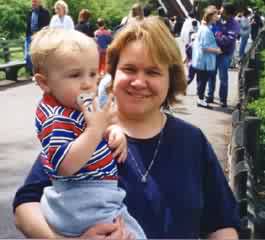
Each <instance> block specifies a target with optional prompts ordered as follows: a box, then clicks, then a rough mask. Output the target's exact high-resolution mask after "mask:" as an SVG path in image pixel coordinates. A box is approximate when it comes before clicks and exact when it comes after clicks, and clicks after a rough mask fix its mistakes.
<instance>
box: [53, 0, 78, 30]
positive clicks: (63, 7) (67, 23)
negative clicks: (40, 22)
mask: <svg viewBox="0 0 265 240" xmlns="http://www.w3.org/2000/svg"><path fill="white" fill-rule="evenodd" d="M54 10H55V13H56V14H55V15H53V16H52V19H51V21H50V25H49V26H50V27H57V28H64V29H74V22H73V19H72V18H71V17H70V16H69V15H67V14H68V5H67V4H66V2H65V1H63V0H58V1H57V2H56V3H55V4H54Z"/></svg>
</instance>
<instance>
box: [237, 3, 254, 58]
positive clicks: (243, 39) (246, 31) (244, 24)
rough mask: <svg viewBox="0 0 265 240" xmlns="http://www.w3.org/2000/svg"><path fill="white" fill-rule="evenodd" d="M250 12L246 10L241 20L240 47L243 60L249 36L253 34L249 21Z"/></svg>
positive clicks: (240, 56) (240, 55)
mask: <svg viewBox="0 0 265 240" xmlns="http://www.w3.org/2000/svg"><path fill="white" fill-rule="evenodd" d="M249 15H250V11H249V10H248V9H247V8H245V9H244V10H243V13H242V16H241V18H240V22H239V24H240V46H239V58H240V60H242V58H243V56H244V54H245V49H246V46H247V43H248V39H249V35H250V32H251V25H250V21H249Z"/></svg>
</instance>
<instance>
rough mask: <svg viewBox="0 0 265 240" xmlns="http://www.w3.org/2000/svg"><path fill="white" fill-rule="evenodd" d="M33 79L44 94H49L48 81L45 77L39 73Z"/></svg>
mask: <svg viewBox="0 0 265 240" xmlns="http://www.w3.org/2000/svg"><path fill="white" fill-rule="evenodd" d="M34 78H35V80H36V82H37V84H38V85H39V86H40V88H41V90H42V91H43V92H44V93H50V88H49V86H48V79H47V77H46V76H44V75H43V74H40V73H36V74H35V75H34Z"/></svg>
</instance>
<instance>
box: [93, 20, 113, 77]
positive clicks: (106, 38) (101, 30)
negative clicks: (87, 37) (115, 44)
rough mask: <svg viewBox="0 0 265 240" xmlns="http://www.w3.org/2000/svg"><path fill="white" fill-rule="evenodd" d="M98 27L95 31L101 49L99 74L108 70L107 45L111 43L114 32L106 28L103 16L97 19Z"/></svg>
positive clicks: (99, 49)
mask: <svg viewBox="0 0 265 240" xmlns="http://www.w3.org/2000/svg"><path fill="white" fill-rule="evenodd" d="M97 26H98V29H97V30H96V31H95V33H94V35H95V39H96V42H97V44H98V51H99V67H98V69H99V74H100V75H104V74H105V72H106V52H107V47H108V45H109V44H110V43H111V40H112V33H111V31H110V30H108V29H106V27H105V21H104V19H103V18H99V19H98V20H97Z"/></svg>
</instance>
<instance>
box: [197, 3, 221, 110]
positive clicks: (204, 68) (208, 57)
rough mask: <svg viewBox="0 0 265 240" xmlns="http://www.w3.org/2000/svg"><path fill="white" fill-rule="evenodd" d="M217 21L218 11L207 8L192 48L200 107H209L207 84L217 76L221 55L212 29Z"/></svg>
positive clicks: (198, 104)
mask: <svg viewBox="0 0 265 240" xmlns="http://www.w3.org/2000/svg"><path fill="white" fill-rule="evenodd" d="M217 20H218V11H217V9H216V8H215V7H213V6H209V7H207V8H206V9H205V13H204V15H203V18H202V24H201V26H200V27H199V30H198V33H197V36H196V38H195V41H194V43H193V46H192V67H193V68H194V69H195V71H196V74H197V95H198V99H197V106H198V107H206V108H208V107H209V106H208V103H207V102H206V101H205V100H204V97H205V96H204V94H205V88H206V84H207V82H208V81H209V80H210V79H211V78H212V77H213V76H214V74H215V69H216V55H217V54H220V53H221V50H220V48H219V47H218V46H217V43H216V41H215V37H214V34H213V31H212V29H211V25H212V24H215V23H216V21H217Z"/></svg>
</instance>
